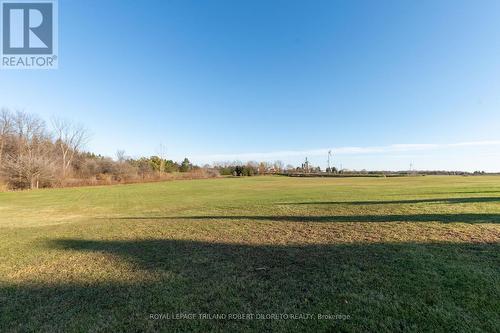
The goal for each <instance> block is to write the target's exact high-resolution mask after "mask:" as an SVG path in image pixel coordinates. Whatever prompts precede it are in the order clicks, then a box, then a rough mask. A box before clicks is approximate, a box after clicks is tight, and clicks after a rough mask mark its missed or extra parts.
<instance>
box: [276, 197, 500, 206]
mask: <svg viewBox="0 0 500 333" xmlns="http://www.w3.org/2000/svg"><path fill="white" fill-rule="evenodd" d="M483 202H500V197H471V198H434V199H410V200H384V201H382V200H380V201H378V200H369V201H306V202H284V203H278V205H386V204H396V205H397V204H419V203H443V204H462V203H483Z"/></svg>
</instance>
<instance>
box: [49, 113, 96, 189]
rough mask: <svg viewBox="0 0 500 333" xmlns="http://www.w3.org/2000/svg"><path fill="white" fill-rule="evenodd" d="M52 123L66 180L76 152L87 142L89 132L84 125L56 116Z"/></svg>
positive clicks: (63, 177) (63, 175) (63, 176)
mask: <svg viewBox="0 0 500 333" xmlns="http://www.w3.org/2000/svg"><path fill="white" fill-rule="evenodd" d="M52 125H53V127H54V131H55V135H56V146H57V147H58V149H59V153H60V158H61V172H62V179H63V180H64V179H65V178H66V175H67V172H68V170H69V168H70V166H71V162H72V161H73V158H74V157H75V154H77V153H78V152H79V151H80V150H81V149H82V147H83V146H84V145H85V144H86V143H87V140H88V138H89V134H88V131H87V129H86V128H85V127H84V126H83V125H80V124H76V123H73V122H71V121H68V120H66V119H61V118H54V119H52Z"/></svg>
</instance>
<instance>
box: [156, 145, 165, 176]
mask: <svg viewBox="0 0 500 333" xmlns="http://www.w3.org/2000/svg"><path fill="white" fill-rule="evenodd" d="M158 157H160V176H161V175H163V173H164V172H165V160H166V159H167V146H165V145H164V144H163V143H160V146H159V147H158Z"/></svg>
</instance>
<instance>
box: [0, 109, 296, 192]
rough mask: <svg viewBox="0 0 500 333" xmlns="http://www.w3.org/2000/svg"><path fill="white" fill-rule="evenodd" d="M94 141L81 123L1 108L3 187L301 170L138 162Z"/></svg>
mask: <svg viewBox="0 0 500 333" xmlns="http://www.w3.org/2000/svg"><path fill="white" fill-rule="evenodd" d="M89 137H90V135H89V131H88V129H87V128H86V127H85V126H83V125H80V124H78V123H75V122H71V121H68V120H64V119H61V118H53V119H52V120H51V121H50V122H49V124H47V123H46V122H45V121H44V120H43V119H41V118H40V117H38V116H36V115H34V114H30V113H26V112H23V111H15V112H12V111H10V110H8V109H2V110H0V185H1V186H3V187H7V188H9V189H35V188H46V187H65V186H83V185H105V184H116V183H132V182H147V181H157V180H165V179H177V178H183V179H185V178H208V177H217V176H219V175H223V176H229V175H231V176H254V175H259V174H269V173H283V172H286V171H287V170H288V171H297V170H298V168H294V167H293V166H291V165H287V166H285V165H284V164H283V162H281V161H276V162H274V163H269V162H255V161H250V162H247V163H242V162H239V161H234V162H218V163H215V164H213V165H211V166H210V165H205V166H203V167H200V166H197V165H194V164H193V163H191V162H190V161H189V159H188V158H185V159H184V160H183V161H181V162H176V161H173V160H171V159H167V158H166V157H165V156H164V155H165V154H164V152H160V153H159V154H158V155H160V156H150V157H140V158H132V157H129V156H127V155H126V154H125V151H123V150H119V151H117V153H116V156H115V158H111V157H106V156H102V155H99V154H95V153H92V152H88V151H86V150H85V146H86V144H87V143H88V141H89ZM161 150H162V151H164V149H161ZM2 184H3V185H2Z"/></svg>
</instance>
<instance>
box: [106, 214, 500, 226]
mask: <svg viewBox="0 0 500 333" xmlns="http://www.w3.org/2000/svg"><path fill="white" fill-rule="evenodd" d="M105 219H117V220H251V221H271V222H272V221H276V222H374V223H383V222H439V223H470V224H474V223H500V214H468V213H464V214H414V215H406V214H405V215H324V216H323V215H320V216H317V215H312V216H307V215H287V216H280V215H269V216H267V215H193V216H125V217H114V218H105Z"/></svg>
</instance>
